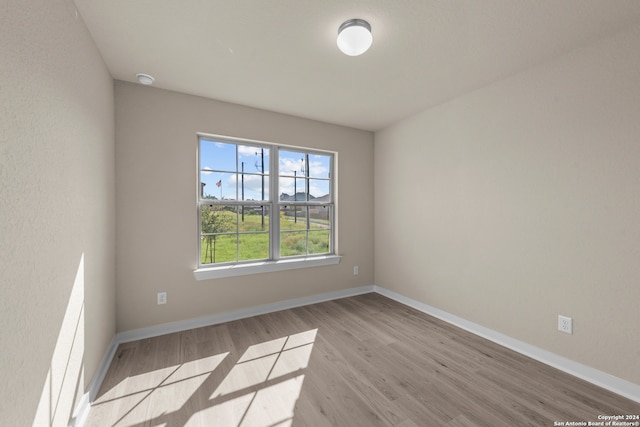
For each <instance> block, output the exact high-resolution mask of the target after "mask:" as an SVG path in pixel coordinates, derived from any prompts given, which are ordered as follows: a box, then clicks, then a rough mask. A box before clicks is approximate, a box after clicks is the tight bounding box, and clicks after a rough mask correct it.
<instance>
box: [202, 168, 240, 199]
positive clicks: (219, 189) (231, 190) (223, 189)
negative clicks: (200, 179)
mask: <svg viewBox="0 0 640 427" xmlns="http://www.w3.org/2000/svg"><path fill="white" fill-rule="evenodd" d="M211 175H212V176H213V177H214V178H213V179H212V180H211V181H212V182H211V183H209V182H206V184H207V186H206V187H205V194H209V195H211V196H212V197H210V198H214V199H218V200H237V193H236V191H237V188H236V176H237V175H236V174H235V173H213V174H211ZM216 178H218V179H217V180H216ZM209 186H211V190H209Z"/></svg>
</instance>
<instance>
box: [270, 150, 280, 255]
mask: <svg viewBox="0 0 640 427" xmlns="http://www.w3.org/2000/svg"><path fill="white" fill-rule="evenodd" d="M271 150H272V154H271V156H270V157H269V163H270V164H269V202H270V204H271V221H269V233H270V235H271V239H269V241H270V242H271V257H272V259H274V260H278V259H280V203H279V199H280V188H279V187H280V169H279V167H280V160H279V159H280V151H279V147H272V148H271Z"/></svg>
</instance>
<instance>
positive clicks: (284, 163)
mask: <svg viewBox="0 0 640 427" xmlns="http://www.w3.org/2000/svg"><path fill="white" fill-rule="evenodd" d="M278 154H279V156H280V158H279V162H278V165H279V166H278V167H279V169H280V175H282V176H294V175H296V176H301V177H304V176H305V175H304V153H300V152H296V151H287V150H280V151H279V152H278Z"/></svg>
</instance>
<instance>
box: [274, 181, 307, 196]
mask: <svg viewBox="0 0 640 427" xmlns="http://www.w3.org/2000/svg"><path fill="white" fill-rule="evenodd" d="M305 182H306V180H305V179H304V178H293V177H280V179H279V182H278V185H279V187H280V201H281V202H291V201H298V202H304V201H306V200H307V194H306V191H307V189H306V185H305Z"/></svg>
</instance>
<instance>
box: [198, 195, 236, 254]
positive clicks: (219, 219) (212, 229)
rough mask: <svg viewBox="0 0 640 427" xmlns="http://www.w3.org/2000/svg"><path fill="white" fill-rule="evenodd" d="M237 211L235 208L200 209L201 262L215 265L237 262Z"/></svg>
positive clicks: (213, 207) (210, 206)
mask: <svg viewBox="0 0 640 427" xmlns="http://www.w3.org/2000/svg"><path fill="white" fill-rule="evenodd" d="M237 229H238V226H237V209H236V207H235V206H222V205H203V206H201V207H200V233H201V234H200V262H201V263H202V264H214V263H220V262H229V261H235V260H236V254H237V243H236V240H237V239H236V236H237V234H236V233H237Z"/></svg>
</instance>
